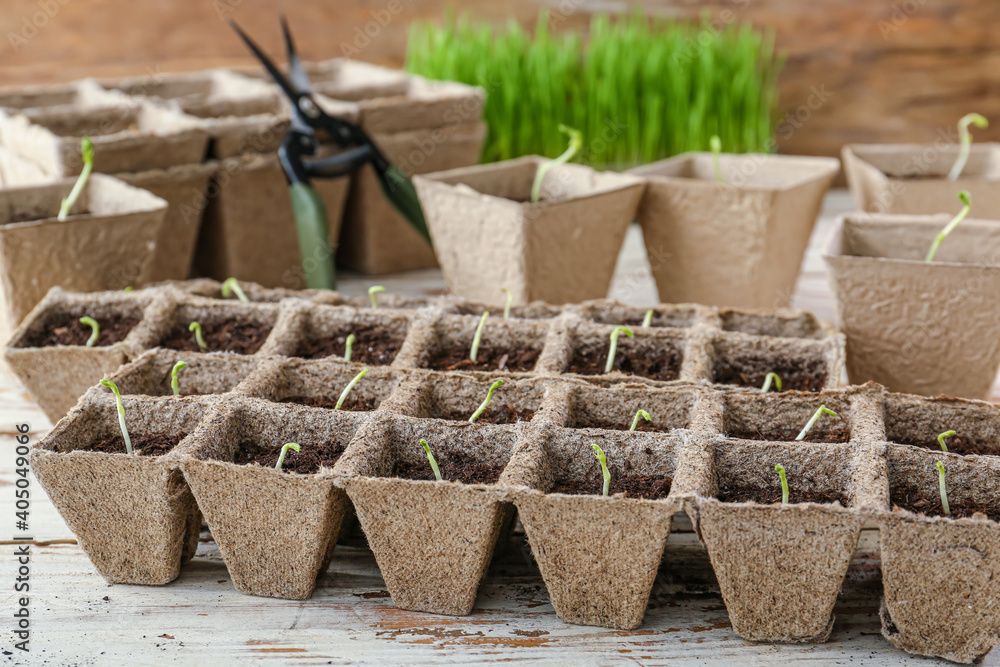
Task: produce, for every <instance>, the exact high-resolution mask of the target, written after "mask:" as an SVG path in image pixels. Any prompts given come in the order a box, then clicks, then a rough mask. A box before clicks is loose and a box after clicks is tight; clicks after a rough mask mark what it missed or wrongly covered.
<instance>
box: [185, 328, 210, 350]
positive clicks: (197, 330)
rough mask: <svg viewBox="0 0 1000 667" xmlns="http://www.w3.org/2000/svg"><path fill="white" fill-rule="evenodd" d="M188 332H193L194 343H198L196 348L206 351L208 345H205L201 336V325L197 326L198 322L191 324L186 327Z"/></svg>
mask: <svg viewBox="0 0 1000 667" xmlns="http://www.w3.org/2000/svg"><path fill="white" fill-rule="evenodd" d="M188 331H193V332H194V341H195V342H196V343H198V347H200V348H201V349H203V350H207V349H208V345H205V339H204V337H202V335H201V324H199V323H198V322H192V323H191V324H189V325H188Z"/></svg>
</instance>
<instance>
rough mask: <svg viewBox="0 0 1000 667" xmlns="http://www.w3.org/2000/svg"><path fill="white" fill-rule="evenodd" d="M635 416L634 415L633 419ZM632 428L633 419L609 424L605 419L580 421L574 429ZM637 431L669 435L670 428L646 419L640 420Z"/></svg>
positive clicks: (614, 429)
mask: <svg viewBox="0 0 1000 667" xmlns="http://www.w3.org/2000/svg"><path fill="white" fill-rule="evenodd" d="M634 418H635V416H634V415H633V419H634ZM631 427H632V419H626V420H625V421H622V422H609V421H604V420H603V419H593V418H586V419H578V420H577V421H576V422H575V423H574V424H573V428H603V429H605V430H609V431H627V430H629V428H631ZM635 430H636V431H642V432H644V433H667V432H668V431H670V428H668V427H665V426H657V424H656V420H655V419H654V420H652V421H646V420H645V419H639V425H638V426H636V427H635Z"/></svg>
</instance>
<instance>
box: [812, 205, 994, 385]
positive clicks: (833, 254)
mask: <svg viewBox="0 0 1000 667" xmlns="http://www.w3.org/2000/svg"><path fill="white" fill-rule="evenodd" d="M950 219H951V217H950V216H948V215H945V214H942V215H936V216H913V215H909V216H895V215H879V214H865V213H860V214H852V215H848V216H846V217H844V218H841V219H840V220H838V221H837V223H836V224H835V225H834V228H833V231H832V233H831V236H830V240H829V243H828V245H827V249H826V252H825V253H824V254H823V259H824V261H825V262H826V267H827V275H828V277H829V280H830V287H831V289H832V291H833V294H834V298H835V299H836V303H837V320H838V324H839V329H840V331H842V332H843V333H844V334H845V335H846V336H847V375H848V377H849V378H850V381H851V382H852V383H854V384H860V383H862V382H866V381H868V380H874V381H875V382H878V383H879V384H882V385H884V386H886V387H887V388H889V389H890V390H892V391H899V392H906V393H911V394H922V395H925V396H936V395H939V394H945V395H948V396H961V397H965V398H984V397H986V396H987V394H988V393H989V390H990V387H991V386H992V384H993V380H994V378H995V377H996V374H997V368H998V366H1000V226H997V224H996V223H995V222H991V221H988V220H966V221H965V222H963V223H962V224H961V225H959V226H958V227H957V228H956V229H955V230H954V231H953V232H952V233H951V234H949V236H948V237H947V239H946V240H945V241H944V243H942V244H941V247H940V250H939V251H938V253H937V255H936V257H935V258H934V261H933V262H931V263H927V262H925V261H924V258H925V256H926V254H927V251H928V249H929V248H930V247H931V244H932V243H933V241H934V238H935V236H936V235H937V234H938V232H940V231H941V229H942V228H943V227H944V226H945V225H946V224H947V223H948V221H949V220H950Z"/></svg>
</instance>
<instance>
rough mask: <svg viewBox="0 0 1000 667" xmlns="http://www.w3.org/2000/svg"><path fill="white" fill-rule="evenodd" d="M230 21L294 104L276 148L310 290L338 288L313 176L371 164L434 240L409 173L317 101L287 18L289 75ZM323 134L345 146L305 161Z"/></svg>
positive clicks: (404, 211) (400, 207)
mask: <svg viewBox="0 0 1000 667" xmlns="http://www.w3.org/2000/svg"><path fill="white" fill-rule="evenodd" d="M227 20H228V21H229V25H230V26H232V28H233V30H235V31H236V34H238V35H239V36H240V38H241V39H242V40H243V41H244V42H245V43H246V45H247V47H248V48H249V49H250V51H251V52H253V54H254V56H256V57H257V59H258V60H259V61H260V62H261V64H262V65H263V66H264V68H265V69H266V70H267V72H268V74H270V75H271V78H272V79H274V82H275V83H276V84H277V85H278V86H279V87H280V88H281V90H282V91H283V92H284V93H285V95H286V96H287V97H288V101H289V103H290V104H291V108H292V118H291V126H290V127H289V129H288V134H287V135H285V138H284V140H283V141H282V142H281V146H280V147H279V148H278V160H279V161H280V162H281V167H282V169H283V170H284V172H285V176H286V177H287V178H288V184H289V189H288V191H289V195H290V197H291V200H292V211H293V213H294V215H295V227H296V231H297V232H298V237H299V251H300V254H301V255H302V270H303V272H304V274H305V279H306V286H307V287H309V288H312V289H336V288H337V273H336V268H335V266H334V262H333V249H332V248H331V247H330V240H329V239H330V232H329V227H328V224H327V215H326V207H325V206H324V205H323V200H322V199H321V198H320V196H319V193H317V192H316V190H315V189H314V188H313V187H312V186H311V185H310V183H309V181H310V179H311V178H338V177H341V176H347V175H349V174H352V173H354V172H355V171H357V170H359V169H361V168H362V167H363V166H365V165H366V164H370V165H371V166H372V167H373V168H374V170H375V175H376V176H377V177H378V180H379V184H380V185H381V186H382V192H383V193H384V194H385V196H386V198H387V199H388V200H389V202H390V203H391V204H392V205H393V207H395V209H396V210H397V211H399V213H400V214H401V215H402V216H403V217H404V218H405V219H406V220H407V222H409V223H410V224H411V225H413V228H414V229H416V230H417V232H419V233H420V235H421V236H423V237H424V238H425V239H427V242H428V243H430V240H431V239H430V233H429V232H428V231H427V221H426V220H425V219H424V212H423V209H421V207H420V200H419V199H418V198H417V192H416V190H415V189H414V187H413V183H412V182H411V181H410V179H409V178H408V177H407V176H406V174H404V173H403V172H402V170H400V169H399V167H397V166H396V165H394V164H392V163H391V162H389V160H388V159H386V157H385V156H384V155H383V154H382V152H381V151H380V150H379V149H378V147H377V146H376V145H375V144H374V143H373V142H372V140H371V137H369V136H368V134H367V133H366V132H365V131H364V130H363V129H361V128H360V127H359V126H358V125H355V124H354V123H351V122H349V121H346V120H342V119H339V118H333V117H332V116H329V115H327V114H326V113H325V112H324V111H323V110H322V109H321V108H320V107H319V105H318V104H316V101H315V100H314V99H313V97H312V86H311V85H310V83H309V77H308V76H307V75H306V70H305V67H304V66H303V64H302V61H301V60H300V59H299V56H298V53H297V52H296V50H295V44H294V43H293V42H292V35H291V32H289V30H288V22H287V21H286V20H285V18H284V17H282V18H281V30H282V32H283V33H284V37H285V50H286V51H287V52H288V76H287V77H286V76H285V75H284V74H282V72H281V71H280V70H279V69H278V68H277V67H276V66H275V65H274V63H273V62H272V61H271V59H270V58H268V57H267V56H266V55H265V54H264V52H263V51H261V50H260V47H258V46H257V45H256V44H255V43H254V42H253V40H251V39H250V38H249V37H248V36H247V35H246V33H244V32H243V30H241V29H240V27H239V26H238V25H236V22H235V21H233V20H232V19H231V18H230V19H227ZM319 134H323V135H325V137H326V139H327V140H328V141H332V142H334V143H335V144H336V145H337V146H338V147H339V148H341V149H343V150H341V151H340V152H339V153H336V154H334V155H330V156H328V157H323V158H313V159H307V158H308V157H309V156H315V155H316V154H317V153H318V152H319V147H320V138H321V137H319V136H318V135H319Z"/></svg>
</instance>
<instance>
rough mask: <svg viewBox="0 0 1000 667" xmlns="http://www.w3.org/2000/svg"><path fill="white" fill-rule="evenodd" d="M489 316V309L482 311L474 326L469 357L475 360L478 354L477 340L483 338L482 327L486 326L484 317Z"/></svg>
mask: <svg viewBox="0 0 1000 667" xmlns="http://www.w3.org/2000/svg"><path fill="white" fill-rule="evenodd" d="M489 316H490V311H488V310H485V311H483V316H482V317H480V318H479V326H478V327H476V333H475V335H474V336H473V337H472V349H471V350H469V359H472V361H476V360H477V359H476V358H477V357H478V356H479V342H480V341H481V340H482V339H483V327H484V326H486V318H487V317H489Z"/></svg>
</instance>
